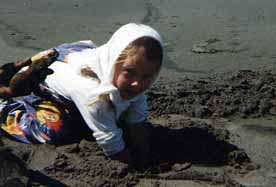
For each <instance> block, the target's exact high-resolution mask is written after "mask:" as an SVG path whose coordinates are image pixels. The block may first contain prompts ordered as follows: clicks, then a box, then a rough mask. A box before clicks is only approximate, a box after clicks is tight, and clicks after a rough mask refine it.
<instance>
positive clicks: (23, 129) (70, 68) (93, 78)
mask: <svg viewBox="0 0 276 187" xmlns="http://www.w3.org/2000/svg"><path fill="white" fill-rule="evenodd" d="M56 50H57V51H58V52H59V57H58V61H56V62H54V63H53V64H52V65H51V66H50V68H51V69H52V70H53V71H54V73H53V74H52V75H49V76H48V77H47V78H46V80H45V84H43V85H42V86H41V85H40V86H41V88H43V89H42V91H41V93H42V95H43V96H45V95H50V96H51V97H50V99H49V97H48V100H45V99H44V98H45V97H37V96H27V97H25V98H24V99H23V100H22V101H20V103H18V102H14V103H12V104H9V105H7V106H6V107H5V108H4V109H3V111H4V112H2V113H4V114H6V115H5V116H6V118H5V122H4V124H3V125H2V129H4V130H5V131H6V132H8V133H9V134H12V135H13V137H16V138H17V139H20V140H21V141H23V142H26V143H29V142H38V143H51V142H53V141H57V140H58V139H59V138H60V137H61V136H64V134H63V135H61V134H62V133H60V132H62V131H63V129H66V125H67V124H66V123H70V121H74V120H75V119H72V116H75V117H76V115H74V114H75V113H78V112H79V113H80V114H81V117H82V119H84V121H85V123H86V124H87V125H88V127H89V128H90V129H91V130H92V132H93V136H94V137H95V139H96V141H97V143H98V144H99V146H100V147H101V148H102V149H103V151H104V153H105V154H106V155H107V156H109V157H111V158H113V159H117V160H119V161H122V162H125V163H129V164H130V163H132V161H133V155H131V153H130V151H129V149H128V147H127V145H126V144H125V142H124V139H123V131H122V129H121V128H120V127H118V124H120V125H122V128H123V129H128V130H127V131H126V132H127V135H128V136H129V137H130V140H131V143H132V146H133V147H134V152H135V155H136V156H137V158H139V159H138V161H139V164H141V165H145V164H146V163H147V161H148V156H149V155H148V154H149V142H148V134H147V131H146V128H145V121H146V119H147V117H148V111H147V104H146V97H145V95H144V91H145V90H146V89H148V88H149V87H150V86H151V84H152V83H153V82H154V80H155V79H156V77H157V75H158V73H159V71H160V68H161V64H162V59H163V42H162V39H161V37H160V35H159V34H158V33H157V32H156V31H155V30H154V29H152V28H151V27H149V26H146V25H143V24H134V23H130V24H127V25H124V26H122V27H121V28H120V29H119V30H117V31H116V32H115V33H114V34H113V36H112V37H111V39H110V40H109V41H108V42H107V43H106V44H104V45H102V46H100V47H95V45H94V44H93V43H91V42H90V41H85V42H79V43H73V44H64V45H61V46H59V47H57V48H56ZM45 93H47V94H45ZM56 101H58V102H56ZM57 103H58V104H57ZM59 103H63V105H60V104H59ZM30 105H31V107H30ZM61 106H62V107H61ZM30 108H31V109H30ZM46 109H47V111H46ZM76 109H77V110H76ZM19 113H24V114H26V115H25V116H27V117H28V118H27V117H24V115H22V114H21V115H19ZM8 118H9V119H8ZM18 118H20V119H18ZM30 119H31V121H30ZM14 121H17V122H18V121H19V124H18V123H17V124H15V122H14ZM21 121H22V123H21V124H20V122H21ZM26 121H27V122H26ZM34 121H35V122H37V125H32V126H30V125H29V123H33V122H34ZM22 124H23V125H22ZM77 125H80V124H76V123H75V124H74V126H77ZM14 126H16V128H13V129H16V132H13V131H12V128H10V127H14ZM18 137H19V138H18Z"/></svg>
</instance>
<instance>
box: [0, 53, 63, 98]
mask: <svg viewBox="0 0 276 187" xmlns="http://www.w3.org/2000/svg"><path fill="white" fill-rule="evenodd" d="M57 55H58V53H57V52H56V51H55V50H47V51H44V52H41V53H38V54H37V55H35V56H33V57H32V58H29V59H27V60H23V61H19V62H17V63H14V64H13V66H12V65H9V66H10V69H9V70H10V71H7V70H6V71H5V69H3V71H2V77H4V76H5V75H9V79H7V80H5V81H3V82H4V83H5V84H3V85H4V86H2V87H1V86H0V97H16V96H23V95H27V94H30V93H31V92H32V91H33V90H34V89H35V88H36V87H37V86H38V84H39V83H40V82H42V81H43V80H44V79H45V78H46V76H47V75H49V74H51V73H53V72H52V71H51V70H50V69H48V66H49V65H51V63H52V62H54V61H55V59H56V57H57ZM25 66H29V67H28V68H27V70H25V71H22V72H19V73H17V72H18V71H19V70H20V69H21V68H22V67H25ZM0 73H1V72H0ZM5 77H6V76H5ZM0 79H1V74H0ZM3 80H4V79H3ZM7 82H8V83H7Z"/></svg>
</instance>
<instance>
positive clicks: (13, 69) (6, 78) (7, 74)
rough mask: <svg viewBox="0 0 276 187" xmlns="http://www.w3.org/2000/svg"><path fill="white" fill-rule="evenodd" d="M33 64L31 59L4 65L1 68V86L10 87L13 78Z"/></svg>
mask: <svg viewBox="0 0 276 187" xmlns="http://www.w3.org/2000/svg"><path fill="white" fill-rule="evenodd" d="M31 63H32V61H31V59H30V58H26V59H24V60H20V61H17V62H11V63H7V64H4V65H3V66H1V67H0V85H5V86H8V85H9V82H10V80H11V78H12V77H13V76H14V75H15V74H16V73H17V72H18V71H19V70H20V69H21V68H23V67H25V66H29V65H30V64H31Z"/></svg>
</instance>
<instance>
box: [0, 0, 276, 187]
mask: <svg viewBox="0 0 276 187" xmlns="http://www.w3.org/2000/svg"><path fill="white" fill-rule="evenodd" d="M275 8H276V2H274V1H273V0H262V1H260V0H243V1H238V0H232V1H221V0H212V1H211V0H207V1H202V0H185V1H178V0H170V1H169V0H152V1H147V0H143V1H138V0H133V1H127V0H117V1H108V0H101V1H88V0H72V1H65V0H59V1H54V0H44V1H41V0H39V1H34V0H21V1H19V0H9V1H4V0H0V65H2V64H4V63H6V62H11V61H16V60H19V59H23V58H25V57H27V56H32V55H34V54H36V53H37V52H39V51H41V50H44V49H48V48H51V47H54V46H56V45H59V44H61V43H69V42H74V41H79V40H87V39H91V40H92V41H94V42H95V43H96V44H98V45H101V44H103V43H105V42H106V41H107V40H108V39H109V38H110V36H111V35H112V33H113V32H114V31H115V30H117V29H118V28H119V27H120V26H121V25H123V24H126V23H129V22H140V23H144V24H149V25H151V26H152V27H154V28H155V29H157V30H158V31H159V32H160V33H161V35H162V36H163V38H164V42H165V50H166V54H165V60H164V66H163V67H164V68H163V69H162V71H161V75H160V77H159V79H158V81H157V83H156V84H155V85H154V86H153V87H152V88H151V90H150V91H149V92H147V95H148V98H149V110H150V114H151V115H150V123H149V131H150V132H151V138H152V145H151V146H152V158H151V159H152V162H151V165H150V166H149V167H148V168H147V170H146V171H136V170H132V169H130V168H128V167H127V166H125V165H123V164H121V163H118V162H115V161H111V160H109V159H107V158H105V157H104V155H103V154H102V152H101V150H99V148H98V147H97V145H96V143H95V142H94V141H91V140H87V139H85V138H83V139H80V140H78V141H76V142H73V143H70V144H67V145H63V146H52V145H23V144H21V143H17V142H14V141H11V140H9V139H7V138H4V137H2V139H1V149H0V152H1V154H0V160H1V162H0V163H1V164H0V168H1V172H0V186H16V187H18V186H49V187H50V186H70V187H73V186H74V187H75V186H80V187H82V186H83V187H84V186H99V187H101V186H103V187H104V186H141V187H144V186H156V187H157V186H162V187H164V186H175V187H178V186H187V187H188V186H189V187H206V186H208V187H209V186H210V187H215V186H216V187H225V186H227V187H228V186H241V187H244V186H245V187H253V186H254V187H261V186H262V187H275V186H276V118H275V116H276V71H275V70H276V52H275V48H276V37H275V36H276V11H275Z"/></svg>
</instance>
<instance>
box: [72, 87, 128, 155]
mask: <svg viewBox="0 0 276 187" xmlns="http://www.w3.org/2000/svg"><path fill="white" fill-rule="evenodd" d="M83 94H84V92H73V93H71V94H70V95H71V98H72V100H73V101H74V103H75V104H76V105H77V107H78V109H79V111H80V113H81V115H82V117H83V118H84V120H85V122H86V124H87V125H88V126H89V128H90V129H91V130H92V131H93V136H94V137H95V139H96V141H97V143H98V145H99V146H100V147H101V148H102V149H103V151H104V153H105V154H106V155H107V156H110V155H114V154H116V153H118V152H120V151H122V150H123V149H124V148H125V143H124V141H123V136H122V134H123V132H122V129H120V128H119V127H118V126H117V124H116V119H115V112H114V111H113V110H112V109H111V107H110V106H109V104H108V103H107V102H106V101H104V100H97V101H96V102H93V103H92V104H91V101H88V100H87V99H86V97H85V94H84V95H83Z"/></svg>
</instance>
